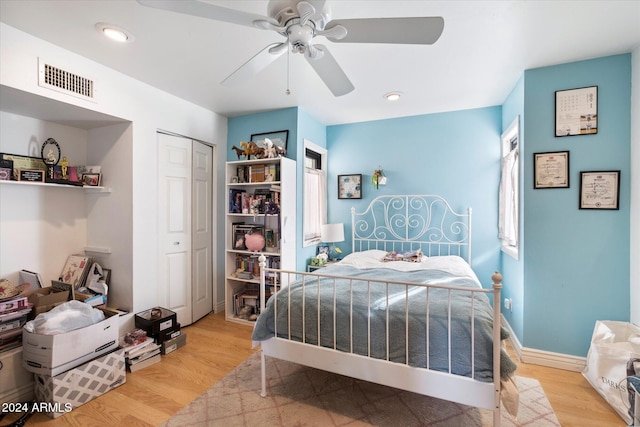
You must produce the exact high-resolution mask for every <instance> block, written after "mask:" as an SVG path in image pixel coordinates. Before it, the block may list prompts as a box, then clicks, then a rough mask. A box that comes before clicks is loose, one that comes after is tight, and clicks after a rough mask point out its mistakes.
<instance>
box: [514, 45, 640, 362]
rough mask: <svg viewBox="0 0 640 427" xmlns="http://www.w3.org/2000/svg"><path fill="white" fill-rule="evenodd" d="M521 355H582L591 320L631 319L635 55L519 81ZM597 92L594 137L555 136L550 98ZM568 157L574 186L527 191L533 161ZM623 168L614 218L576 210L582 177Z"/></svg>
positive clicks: (537, 72)
mask: <svg viewBox="0 0 640 427" xmlns="http://www.w3.org/2000/svg"><path fill="white" fill-rule="evenodd" d="M524 84H525V114H524V129H525V130H524V134H525V144H524V155H523V156H522V161H523V162H524V166H525V168H527V172H526V173H525V175H524V191H523V192H524V212H525V216H526V221H524V234H525V239H524V245H525V247H524V304H525V308H524V318H523V334H522V337H521V338H522V340H523V341H522V343H523V345H524V346H525V347H530V348H535V349H540V350H548V351H553V352H557V353H565V354H573V355H577V356H586V354H587V351H588V349H589V342H590V338H591V334H592V332H593V327H594V324H595V321H596V320H621V321H629V298H630V287H629V283H630V282H629V281H630V278H629V271H630V270H629V262H630V260H629V243H630V241H629V235H630V228H629V227H630V223H629V221H630V218H629V212H630V199H629V197H630V172H631V163H630V150H631V147H630V138H631V137H630V132H631V116H630V111H631V55H630V54H625V55H616V56H610V57H606V58H599V59H594V60H589V61H580V62H574V63H570V64H563V65H557V66H553V67H545V68H538V69H534V70H528V71H526V72H525V76H524ZM587 86H598V133H597V134H596V135H583V136H571V137H560V138H557V137H555V135H554V122H555V95H554V93H555V91H557V90H565V89H573V88H580V87H587ZM559 150H568V151H570V186H571V187H570V188H568V189H538V190H534V189H533V170H532V168H533V154H534V153H538V152H548V151H559ZM597 170H620V171H621V180H620V210H580V209H578V203H579V189H580V171H597Z"/></svg>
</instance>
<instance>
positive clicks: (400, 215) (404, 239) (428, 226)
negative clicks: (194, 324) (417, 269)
mask: <svg viewBox="0 0 640 427" xmlns="http://www.w3.org/2000/svg"><path fill="white" fill-rule="evenodd" d="M351 216H352V221H351V223H352V238H353V250H354V251H364V250H368V249H382V250H385V251H394V250H395V251H408V250H416V249H418V248H420V249H421V250H422V251H423V253H425V254H426V255H428V256H436V255H458V256H461V257H463V258H465V259H466V260H467V262H468V263H469V264H471V209H468V211H467V213H465V214H460V213H456V212H455V211H454V210H453V209H452V208H451V206H450V205H449V203H448V202H447V201H446V200H444V199H443V198H442V197H440V196H435V195H401V196H380V197H376V198H375V199H373V200H372V201H371V203H370V205H369V207H368V208H367V209H366V210H365V211H364V212H362V213H356V212H355V209H352V210H351ZM465 255H466V256H465ZM260 266H261V268H260V271H261V274H260V286H261V293H260V295H261V301H260V304H261V308H262V309H263V310H264V307H265V300H264V295H265V273H266V272H278V273H280V277H281V286H282V287H283V288H285V287H286V286H287V285H288V284H289V283H291V281H293V280H298V279H300V278H302V279H304V280H307V281H313V280H319V279H320V278H321V277H332V278H336V279H338V278H339V279H347V280H353V278H349V277H338V276H330V275H326V274H321V273H318V272H313V273H303V272H294V271H286V270H276V269H268V268H266V262H265V258H264V256H261V257H260ZM318 271H321V270H318ZM491 279H492V281H493V286H492V289H482V288H478V289H477V290H475V289H474V290H472V292H479V293H487V294H492V295H493V301H494V302H495V303H494V308H493V378H494V381H493V382H483V381H479V380H476V379H473V378H470V377H465V376H461V375H456V374H451V373H444V372H439V371H434V370H430V369H427V368H417V367H413V366H409V364H408V363H397V362H391V361H387V360H381V359H376V358H370V357H367V356H362V355H359V354H355V353H347V352H343V351H339V350H335V349H332V348H326V347H321V346H320V345H319V344H313V345H311V344H307V343H304V342H302V343H301V342H297V341H291V340H289V339H286V338H279V337H274V338H270V339H268V340H266V341H262V342H261V347H262V349H261V362H262V391H261V395H262V396H263V397H264V396H266V395H267V390H266V364H265V356H270V357H275V358H278V359H282V360H287V361H290V362H294V363H298V364H301V365H305V366H309V367H312V368H316V369H322V370H325V371H329V372H333V373H336V374H340V375H345V376H348V377H353V378H357V379H360V380H364V381H369V382H374V383H378V384H382V385H386V386H390V387H394V388H398V389H401V390H407V391H410V392H414V393H419V394H422V395H426V396H432V397H436V398H439V399H444V400H448V401H452V402H458V403H461V404H464V405H469V406H474V407H478V408H482V409H486V410H490V411H492V412H493V425H494V426H499V425H500V412H501V411H500V381H499V378H500V349H501V341H500V303H499V301H500V290H501V288H502V283H501V281H502V276H501V275H500V274H499V273H497V272H496V273H495V274H494V275H493V276H492V277H491ZM358 280H359V281H360V282H361V281H362V280H363V279H362V278H359V279H358ZM369 282H370V286H378V285H380V286H385V285H386V284H392V283H393V284H394V285H397V284H400V285H406V286H416V284H415V283H408V282H390V281H382V280H376V279H375V278H372V279H371V280H370V281H369ZM420 286H425V287H427V288H444V289H449V291H450V292H456V291H458V292H459V291H462V290H464V292H466V293H468V292H470V288H468V287H465V288H460V287H456V286H447V285H420ZM450 307H451V306H450ZM449 321H450V320H449ZM319 322H320V320H319V319H318V323H319ZM318 327H319V325H318ZM472 328H473V325H472ZM427 329H428V328H427ZM449 329H450V328H449ZM471 336H472V337H473V336H474V332H473V331H471ZM387 339H388V337H387ZM427 339H428V337H427ZM318 341H319V340H318ZM334 343H335V338H334ZM449 347H451V344H450V343H449ZM472 353H473V346H472ZM473 363H474V362H473V359H472V364H473Z"/></svg>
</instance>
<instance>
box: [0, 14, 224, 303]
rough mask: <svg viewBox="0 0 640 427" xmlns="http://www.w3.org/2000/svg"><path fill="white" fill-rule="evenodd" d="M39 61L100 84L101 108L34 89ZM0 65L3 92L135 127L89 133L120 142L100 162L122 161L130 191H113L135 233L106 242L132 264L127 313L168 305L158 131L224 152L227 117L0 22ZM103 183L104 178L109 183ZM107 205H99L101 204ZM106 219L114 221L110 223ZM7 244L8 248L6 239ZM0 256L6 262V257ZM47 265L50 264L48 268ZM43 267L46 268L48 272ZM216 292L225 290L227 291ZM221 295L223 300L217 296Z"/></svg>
mask: <svg viewBox="0 0 640 427" xmlns="http://www.w3.org/2000/svg"><path fill="white" fill-rule="evenodd" d="M39 57H42V58H44V59H46V60H47V61H48V62H49V63H51V64H52V65H57V66H59V67H61V68H63V69H65V70H67V71H70V72H72V73H76V74H79V75H82V76H86V77H90V78H91V79H93V80H94V81H95V82H96V91H97V94H98V95H97V97H96V98H97V102H96V103H93V102H89V101H84V100H82V99H79V98H76V97H73V96H69V95H66V94H63V93H59V92H56V91H52V90H49V89H46V88H41V87H39V86H38V85H37V81H38V79H37V72H38V70H37V63H38V58H39ZM0 58H1V61H2V67H0V84H1V85H3V86H7V87H11V88H15V89H19V90H22V91H26V92H30V93H34V94H37V95H41V96H44V97H47V98H51V99H55V100H58V101H61V102H63V103H66V104H71V105H76V106H79V107H82V108H85V109H89V110H93V111H97V112H100V113H104V114H108V115H111V116H115V117H118V118H122V119H123V120H124V121H129V122H131V128H130V130H126V129H122V128H118V126H119V125H114V126H115V127H113V128H110V129H106V130H103V129H91V130H89V131H88V135H87V139H88V140H92V139H94V138H98V137H100V135H99V134H101V133H107V134H111V137H112V138H115V139H116V140H117V141H118V143H116V146H117V151H119V154H118V155H117V156H111V157H110V153H101V154H100V155H101V156H102V157H103V158H104V156H106V158H108V160H106V161H107V162H113V161H115V160H114V159H116V158H118V159H119V160H117V161H121V163H119V164H117V165H116V166H115V167H116V168H117V170H118V173H121V172H122V173H123V174H124V176H125V177H126V176H127V175H129V174H130V179H128V181H129V182H130V184H129V186H128V187H127V185H119V186H118V188H117V190H116V191H117V192H118V194H117V195H114V196H115V197H112V199H113V200H117V205H118V209H120V210H121V211H120V215H121V218H122V219H121V221H124V222H127V221H130V225H128V224H123V225H124V227H123V228H122V230H125V232H126V231H127V229H128V228H129V229H131V232H130V233H122V234H121V233H120V232H119V231H120V230H119V227H118V226H117V224H110V229H109V233H110V234H109V236H108V238H109V239H112V243H114V247H117V250H118V254H117V256H116V257H117V258H121V259H123V260H128V261H126V262H127V263H128V264H130V265H129V266H127V265H124V266H123V270H124V271H130V272H131V273H130V274H128V273H127V274H128V277H121V280H122V283H121V284H118V285H120V286H123V287H130V288H132V289H133V296H132V301H131V302H130V305H131V306H130V307H127V308H129V309H131V310H133V311H136V312H137V311H140V310H143V309H145V308H148V307H150V306H153V305H156V304H163V301H160V300H158V295H160V294H165V293H164V292H162V290H158V289H156V283H157V280H156V279H157V277H158V272H157V271H156V265H157V258H156V255H157V246H158V241H157V236H158V232H157V231H158V224H157V216H156V210H157V207H158V199H157V184H156V180H155V177H156V176H157V138H156V130H158V129H163V130H167V131H170V132H174V133H176V134H180V135H184V136H187V137H190V138H194V139H198V140H201V141H205V142H207V143H211V144H214V145H219V146H221V147H226V135H227V120H226V118H225V117H222V116H220V115H218V114H215V113H212V112H211V111H208V110H206V109H204V108H201V107H198V106H196V105H194V104H191V103H188V102H186V101H184V100H181V99H179V98H177V97H175V96H172V95H170V94H167V93H165V92H162V91H159V90H157V89H155V88H153V87H151V86H149V85H147V84H145V83H142V82H139V81H137V80H134V79H132V78H129V77H127V76H125V75H122V74H120V73H118V72H115V71H114V70H111V69H109V68H107V67H104V66H102V65H100V64H97V63H95V62H92V61H89V60H87V59H86V58H83V57H81V56H78V55H76V54H74V53H71V52H69V51H66V50H64V49H60V48H59V47H57V46H55V45H52V44H50V43H48V42H46V41H43V40H40V39H37V38H34V37H32V36H31V35H29V34H26V33H24V32H22V31H19V30H17V29H15V28H13V27H10V26H7V25H5V24H2V23H0ZM118 132H121V133H122V136H121V137H120V136H116V135H117V134H118ZM127 132H130V135H129V136H127V135H126V133H127ZM4 139H5V138H4V136H2V140H1V141H0V144H2V147H4V145H5V142H4ZM42 142H43V141H42V140H40V141H37V143H38V144H42ZM94 148H95V147H94ZM2 149H3V150H4V148H2ZM89 151H91V148H90V150H89ZM223 152H224V151H223ZM16 154H20V153H16ZM89 156H90V155H89ZM220 159H221V160H220V161H221V162H222V161H224V158H223V156H220ZM222 164H223V163H221V164H220V165H218V167H219V168H220V169H223V168H222ZM111 167H112V168H113V167H114V165H113V164H111ZM150 178H151V179H150ZM105 179H107V177H106V176H105ZM219 191H221V190H219ZM113 200H112V201H113ZM103 202H104V201H103V200H100V203H103ZM105 203H109V202H105ZM110 206H111V207H113V206H112V205H110ZM23 208H25V207H23ZM26 208H27V209H28V208H31V206H27V207H26ZM106 220H109V221H116V220H114V219H113V218H111V217H109V218H106ZM92 224H93V223H92ZM21 228H23V229H24V230H22V231H28V230H27V229H26V227H25V226H21ZM89 233H92V234H93V235H96V236H99V235H100V233H102V234H105V233H104V231H100V230H99V229H97V228H95V227H94V225H91V226H89ZM19 234H20V230H16V235H19ZM2 239H3V241H4V239H5V236H4V234H3V236H2ZM116 239H123V240H124V241H125V242H120V243H122V244H115V240H116ZM11 240H12V241H11V242H10V243H8V244H7V245H8V246H13V245H20V241H18V240H14V239H13V238H12V239H11ZM3 248H4V247H3ZM3 252H4V249H3ZM0 255H2V257H3V258H4V253H3V254H0ZM31 257H32V258H36V257H37V259H35V260H34V261H30V260H27V259H23V260H22V261H21V263H22V264H24V263H27V262H28V263H32V264H35V265H38V266H40V268H41V269H46V271H55V270H56V269H58V268H59V267H58V263H57V262H54V261H50V258H49V257H47V255H46V254H40V255H36V254H33V255H32V256H31ZM108 257H114V255H108ZM114 258H115V257H114ZM49 263H51V264H52V265H51V266H49ZM45 265H47V267H44V266H45ZM0 268H2V269H1V270H0V276H2V277H4V276H7V275H8V274H12V273H13V271H6V270H4V265H3V264H0ZM60 268H61V267H60ZM113 268H117V266H114V267H113ZM214 270H215V271H217V270H220V271H221V270H223V268H217V266H214ZM43 271H44V270H43ZM114 277H115V275H114ZM48 280H50V277H49V278H45V281H48ZM219 289H223V287H222V285H220V286H219ZM218 295H221V294H220V292H218Z"/></svg>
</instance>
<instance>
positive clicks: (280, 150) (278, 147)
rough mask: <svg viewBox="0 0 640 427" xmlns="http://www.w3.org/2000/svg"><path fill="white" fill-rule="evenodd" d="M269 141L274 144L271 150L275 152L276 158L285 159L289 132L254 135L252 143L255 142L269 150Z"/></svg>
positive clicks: (279, 131)
mask: <svg viewBox="0 0 640 427" xmlns="http://www.w3.org/2000/svg"><path fill="white" fill-rule="evenodd" d="M267 139H269V140H270V141H271V142H272V143H273V147H270V148H271V149H273V150H275V153H274V154H275V157H284V156H285V155H286V154H287V140H288V139H289V131H288V130H278V131H275V132H266V133H254V134H253V135H251V141H253V142H255V143H256V145H257V146H258V147H260V148H269V147H267V145H268V144H267V141H266V140H267Z"/></svg>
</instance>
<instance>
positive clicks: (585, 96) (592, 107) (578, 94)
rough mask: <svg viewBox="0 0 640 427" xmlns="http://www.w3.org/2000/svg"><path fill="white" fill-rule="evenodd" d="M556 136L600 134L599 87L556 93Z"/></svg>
mask: <svg viewBox="0 0 640 427" xmlns="http://www.w3.org/2000/svg"><path fill="white" fill-rule="evenodd" d="M555 132H556V136H574V135H590V134H596V133H598V86H591V87H583V88H579V89H569V90H558V91H556V131H555Z"/></svg>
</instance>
